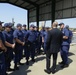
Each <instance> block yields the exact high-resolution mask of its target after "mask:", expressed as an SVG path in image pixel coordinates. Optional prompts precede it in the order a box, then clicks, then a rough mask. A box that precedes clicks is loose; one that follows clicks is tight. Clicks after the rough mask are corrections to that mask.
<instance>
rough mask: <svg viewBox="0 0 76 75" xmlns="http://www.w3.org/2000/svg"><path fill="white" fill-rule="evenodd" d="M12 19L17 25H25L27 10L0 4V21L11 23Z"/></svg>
mask: <svg viewBox="0 0 76 75" xmlns="http://www.w3.org/2000/svg"><path fill="white" fill-rule="evenodd" d="M12 18H14V21H15V25H16V24H17V23H21V24H27V10H24V9H22V8H19V7H16V6H14V5H11V4H7V3H0V21H3V22H5V23H7V22H12Z"/></svg>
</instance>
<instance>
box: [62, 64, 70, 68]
mask: <svg viewBox="0 0 76 75" xmlns="http://www.w3.org/2000/svg"><path fill="white" fill-rule="evenodd" d="M66 67H69V64H63V65H62V66H61V68H66Z"/></svg>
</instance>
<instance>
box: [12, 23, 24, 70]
mask: <svg viewBox="0 0 76 75" xmlns="http://www.w3.org/2000/svg"><path fill="white" fill-rule="evenodd" d="M18 27H21V28H22V25H21V24H20V23H19V24H17V28H18ZM13 36H14V39H15V44H16V46H15V50H14V52H15V61H14V63H15V66H14V68H15V69H16V70H18V69H19V68H18V67H17V64H18V63H19V64H20V65H23V64H22V63H20V60H21V59H22V54H23V45H22V43H24V34H23V32H22V29H20V30H19V29H16V30H15V31H14V33H13ZM16 39H18V40H19V41H20V42H21V43H19V42H18V41H17V40H16Z"/></svg>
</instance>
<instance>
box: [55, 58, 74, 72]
mask: <svg viewBox="0 0 76 75" xmlns="http://www.w3.org/2000/svg"><path fill="white" fill-rule="evenodd" d="M68 62H69V66H70V64H71V63H72V62H73V60H72V59H70V58H68ZM69 66H68V67H69ZM68 67H66V68H68ZM63 69H65V68H63ZM63 69H62V68H61V65H60V64H58V65H57V67H56V72H58V71H60V70H63Z"/></svg>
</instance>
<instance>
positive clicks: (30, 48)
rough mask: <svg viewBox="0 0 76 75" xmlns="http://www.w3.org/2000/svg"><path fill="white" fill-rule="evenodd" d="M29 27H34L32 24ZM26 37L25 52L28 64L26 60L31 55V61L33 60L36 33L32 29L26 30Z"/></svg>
mask: <svg viewBox="0 0 76 75" xmlns="http://www.w3.org/2000/svg"><path fill="white" fill-rule="evenodd" d="M30 27H32V28H34V25H31V26H30ZM26 39H27V41H28V45H27V52H26V60H27V62H26V64H27V65H28V64H29V63H28V60H29V57H30V55H31V58H32V61H33V62H35V59H34V58H35V42H36V33H35V31H34V30H29V31H27V35H26Z"/></svg>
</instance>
